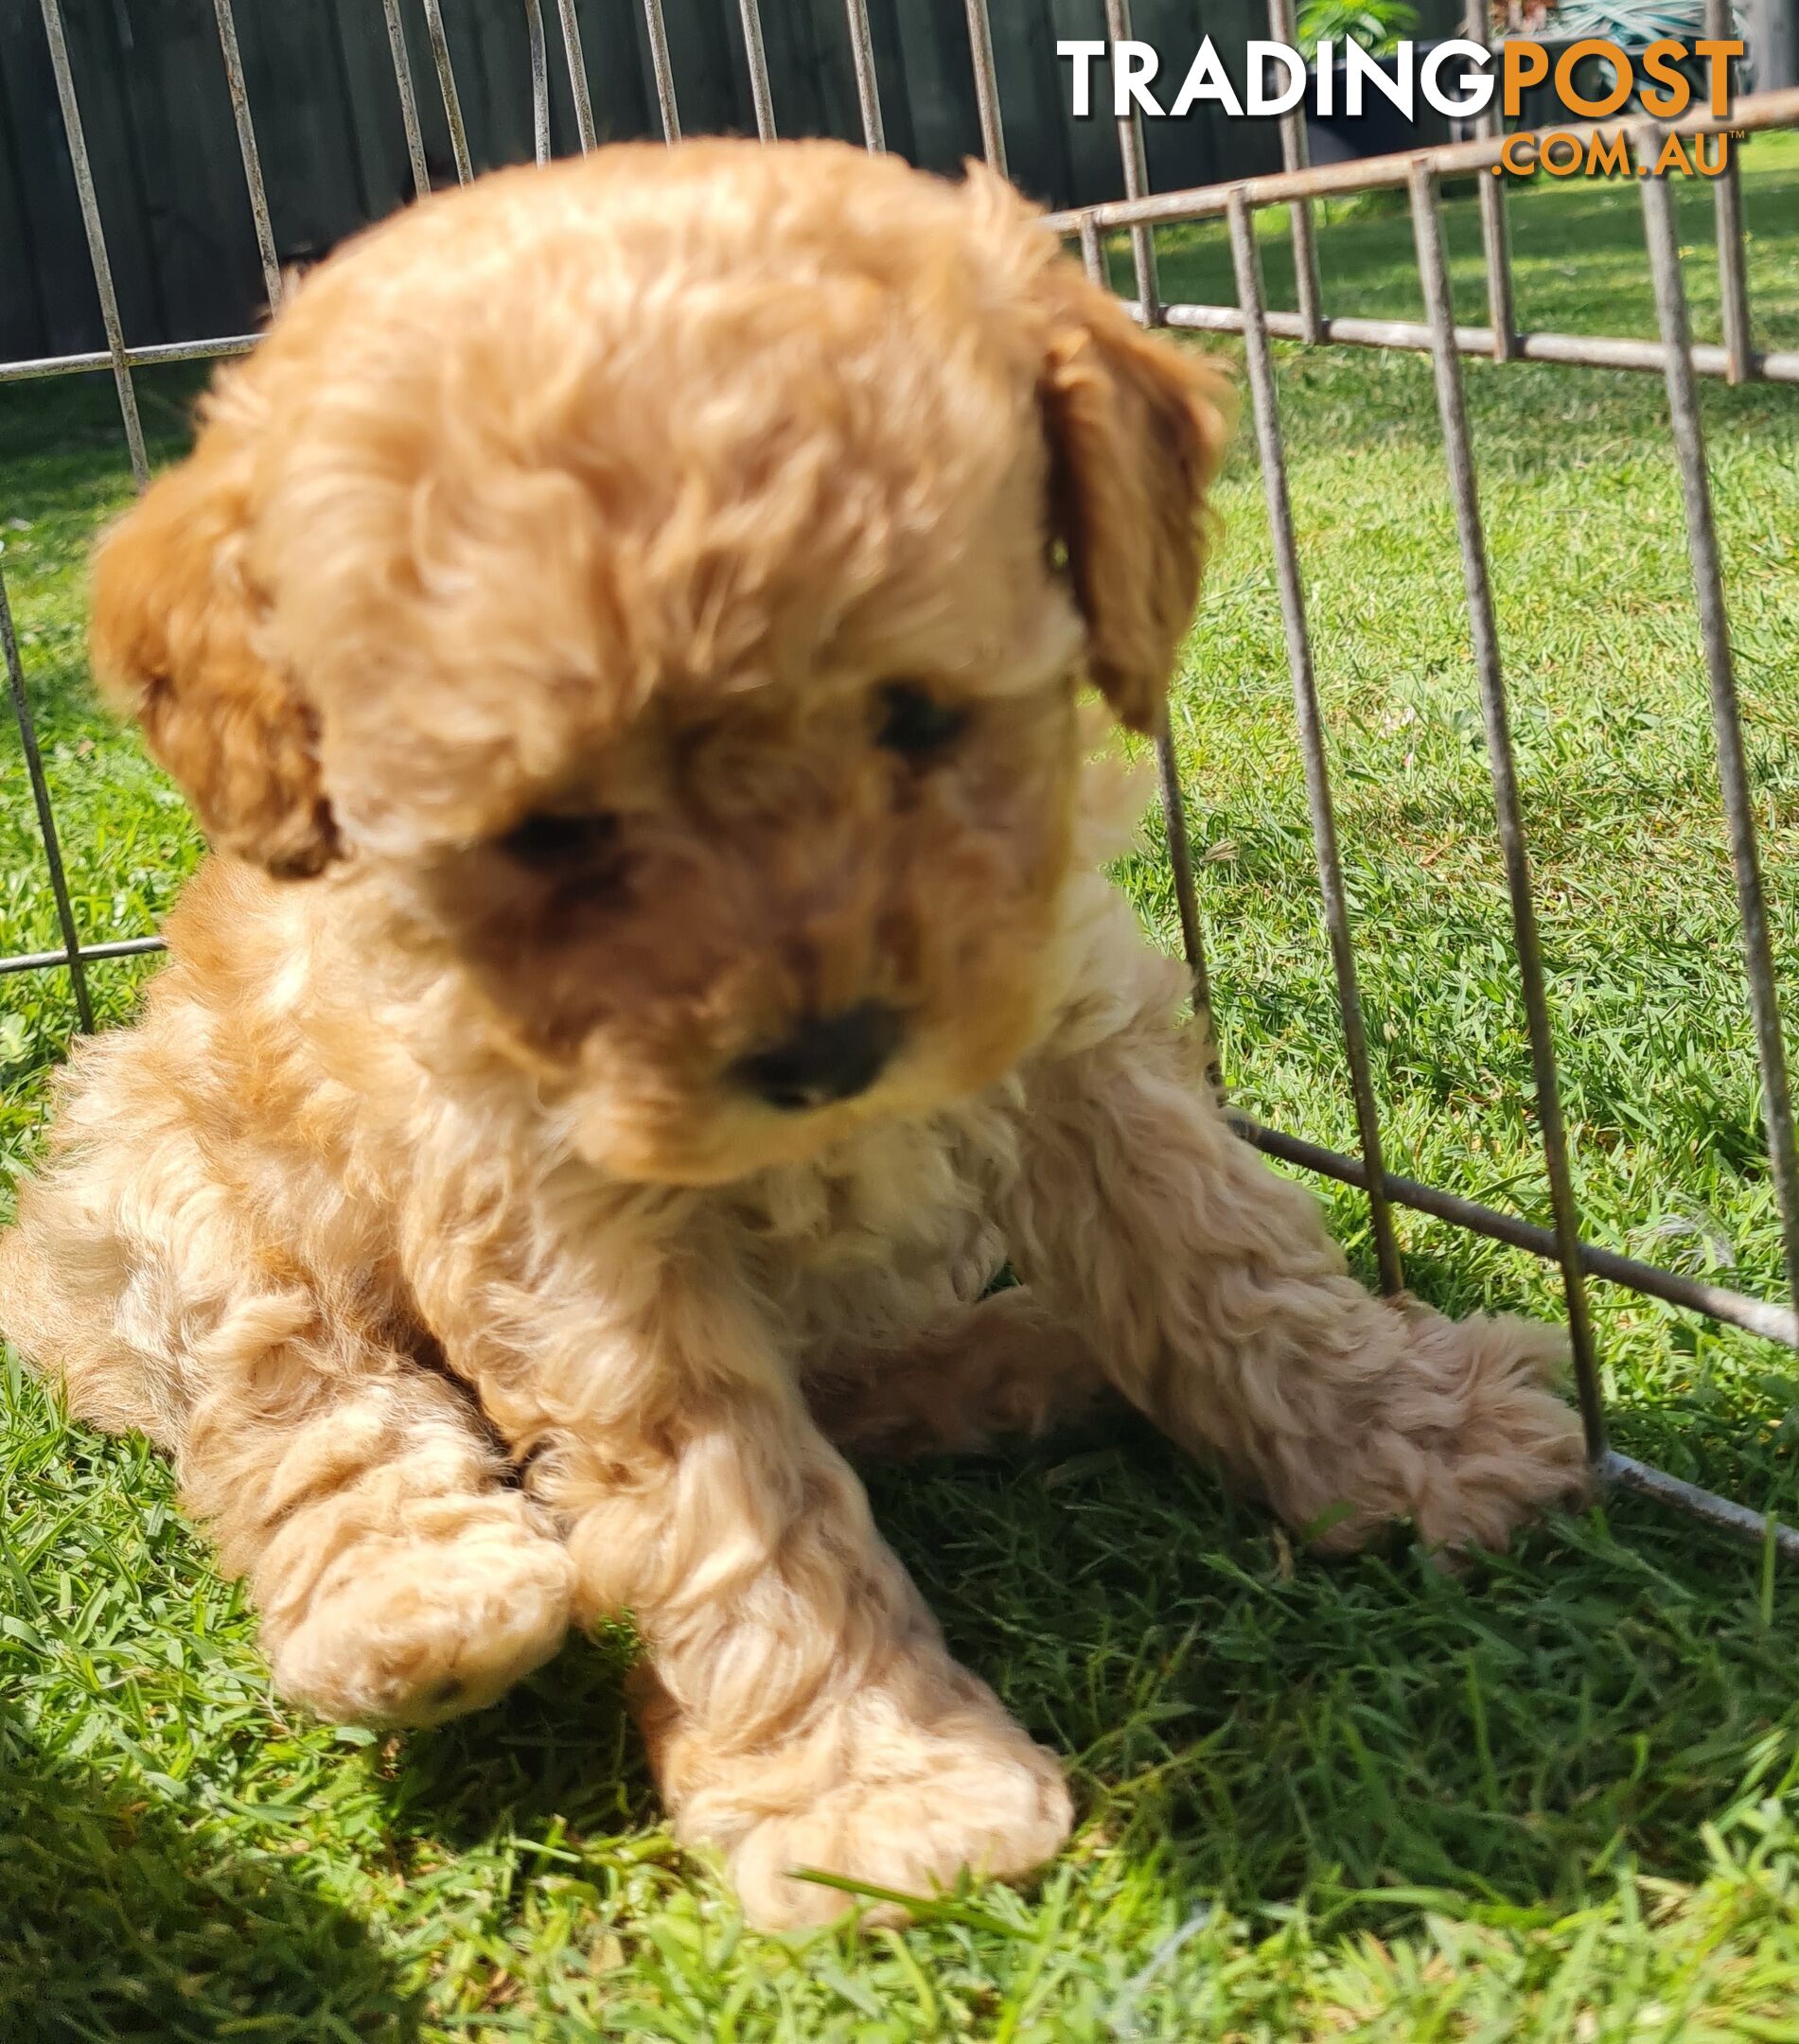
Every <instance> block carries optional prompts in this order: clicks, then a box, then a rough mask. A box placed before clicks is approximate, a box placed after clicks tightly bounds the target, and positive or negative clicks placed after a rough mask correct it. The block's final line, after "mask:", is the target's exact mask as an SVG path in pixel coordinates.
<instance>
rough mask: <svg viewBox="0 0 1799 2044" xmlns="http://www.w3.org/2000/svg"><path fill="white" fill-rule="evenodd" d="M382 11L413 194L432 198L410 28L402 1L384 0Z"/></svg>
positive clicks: (382, 1) (421, 197)
mask: <svg viewBox="0 0 1799 2044" xmlns="http://www.w3.org/2000/svg"><path fill="white" fill-rule="evenodd" d="M381 9H382V11H383V12H384V13H385V14H386V16H387V48H388V54H389V55H390V56H391V57H392V58H393V60H394V83H395V86H396V87H397V90H398V93H399V118H400V126H401V127H402V128H404V129H405V131H406V155H407V159H408V161H409V162H410V163H411V164H412V167H413V191H414V195H415V196H416V197H417V198H420V199H428V198H430V196H431V167H430V166H429V165H428V164H427V163H426V161H425V137H424V135H423V133H422V132H420V129H419V126H418V100H417V97H416V96H415V95H414V91H413V65H412V60H411V59H410V58H409V57H408V56H407V54H406V25H405V24H404V23H403V22H402V21H401V20H400V18H399V0H381Z"/></svg>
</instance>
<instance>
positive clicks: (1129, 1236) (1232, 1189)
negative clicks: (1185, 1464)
mask: <svg viewBox="0 0 1799 2044" xmlns="http://www.w3.org/2000/svg"><path fill="white" fill-rule="evenodd" d="M1127 917H1128V911H1123V910H1120V911H1119V912H1118V913H1117V914H1115V915H1114V917H1113V918H1112V920H1111V923H1110V925H1109V926H1104V927H1103V928H1102V932H1101V935H1100V939H1099V949H1100V952H1101V956H1100V957H1099V958H1098V959H1097V960H1096V965H1095V969H1094V970H1093V972H1092V973H1090V974H1089V976H1088V978H1087V981H1086V984H1088V985H1089V986H1090V987H1092V988H1093V989H1094V991H1093V993H1092V996H1091V997H1090V998H1089V999H1088V1000H1087V1001H1085V1003H1082V1004H1076V1005H1075V1006H1074V1007H1073V1008H1071V1009H1070V1011H1069V1013H1068V1015H1067V1017H1066V1018H1065V1022H1064V1025H1063V1028H1062V1030H1061V1032H1060V1034H1059V1035H1058V1036H1057V1037H1056V1038H1054V1039H1052V1041H1051V1042H1050V1044H1049V1047H1048V1048H1047V1049H1046V1050H1045V1051H1044V1052H1043V1053H1041V1054H1040V1055H1039V1056H1038V1057H1037V1059H1036V1060H1035V1061H1034V1062H1033V1064H1032V1066H1030V1067H1029V1069H1028V1071H1027V1073H1026V1079H1025V1098H1024V1111H1023V1113H1022V1115H1021V1117H1020V1121H1019V1132H1020V1133H1019V1141H1020V1153H1021V1169H1020V1172H1019V1174H1018V1177H1017V1180H1016V1182H1015V1184H1014V1187H1013V1188H1012V1190H1011V1192H1010V1194H1009V1197H1008V1202H1007V1206H1008V1211H1007V1213H1006V1215H1005V1220H1006V1224H1007V1227H1008V1233H1009V1240H1010V1242H1011V1247H1012V1253H1013V1260H1014V1264H1015V1265H1016V1267H1017V1268H1018V1270H1019V1272H1020V1274H1021V1275H1022V1276H1023V1277H1025V1278H1026V1280H1027V1282H1028V1283H1029V1284H1030V1285H1031V1287H1032V1291H1033V1292H1035V1293H1036V1294H1037V1295H1039V1296H1041V1297H1042V1298H1043V1299H1044V1300H1045V1302H1046V1303H1048V1304H1053V1305H1054V1306H1055V1307H1056V1308H1057V1309H1058V1311H1059V1312H1060V1313H1062V1314H1063V1315H1064V1316H1066V1317H1067V1319H1068V1320H1069V1321H1070V1322H1071V1323H1072V1324H1073V1326H1074V1328H1075V1329H1076V1330H1078V1332H1079V1333H1080V1334H1081V1335H1082V1336H1083V1337H1085V1340H1086V1342H1087V1343H1088V1344H1089V1345H1090V1346H1091V1348H1093V1350H1094V1352H1095V1353H1096V1355H1097V1356H1098V1357H1099V1359H1100V1361H1101V1364H1102V1367H1104V1368H1105V1369H1106V1370H1107V1372H1108V1373H1109V1374H1110V1375H1111V1376H1112V1378H1113V1379H1114V1381H1115V1382H1116V1383H1118V1385H1119V1387H1120V1390H1122V1391H1123V1392H1124V1394H1125V1395H1126V1396H1127V1397H1128V1398H1129V1399H1130V1400H1131V1401H1133V1402H1134V1403H1135V1404H1137V1405H1138V1407H1139V1408H1140V1409H1141V1410H1142V1411H1143V1412H1145V1413H1147V1414H1148V1415H1149V1416H1150V1417H1151V1418H1154V1419H1155V1420H1156V1421H1157V1423H1158V1424H1160V1425H1161V1426H1162V1427H1163V1428H1164V1429H1165V1430H1166V1431H1167V1432H1169V1433H1170V1434H1171V1435H1173V1436H1174V1438H1176V1439H1177V1440H1179V1441H1180V1442H1181V1443H1182V1444H1183V1445H1185V1446H1187V1447H1189V1448H1191V1449H1192V1450H1194V1451H1196V1452H1209V1453H1211V1454H1216V1455H1218V1456H1220V1457H1221V1458H1222V1459H1223V1460H1224V1461H1225V1463H1226V1465H1227V1466H1228V1467H1230V1468H1231V1469H1233V1470H1234V1471H1235V1472H1236V1473H1237V1474H1238V1475H1239V1476H1240V1477H1241V1478H1243V1480H1245V1481H1247V1482H1248V1483H1249V1484H1251V1485H1252V1486H1254V1487H1255V1488H1257V1489H1260V1490H1261V1492H1262V1493H1263V1494H1264V1495H1265V1496H1266V1497H1267V1498H1268V1500H1269V1501H1270V1502H1271V1503H1272V1504H1273V1505H1274V1507H1276V1509H1277V1510H1279V1512H1280V1513H1281V1515H1282V1516H1283V1517H1284V1518H1285V1519H1286V1520H1287V1521H1288V1522H1289V1523H1290V1524H1294V1525H1296V1526H1298V1527H1301V1528H1311V1529H1314V1538H1315V1539H1316V1541H1317V1543H1318V1544H1319V1545H1321V1546H1327V1547H1349V1546H1352V1545H1354V1544H1355V1543H1356V1542H1358V1541H1359V1540H1361V1539H1363V1538H1366V1536H1367V1534H1368V1533H1369V1532H1370V1531H1371V1530H1372V1529H1373V1528H1374V1527H1375V1526H1377V1525H1378V1524H1381V1523H1383V1522H1385V1521H1387V1520H1390V1519H1394V1518H1401V1517H1408V1518H1410V1519H1411V1520H1412V1521H1413V1522H1414V1524H1416V1526H1417V1528H1418V1530H1419V1532H1420V1535H1421V1536H1422V1537H1423V1538H1424V1539H1425V1540H1426V1541H1427V1542H1432V1543H1438V1542H1441V1543H1447V1544H1450V1545H1458V1544H1462V1543H1467V1542H1478V1543H1481V1544H1485V1545H1495V1544H1498V1543H1500V1542H1503V1541H1504V1540H1505V1538H1506V1536H1507V1534H1508V1532H1509V1530H1510V1529H1511V1528H1512V1527H1513V1526H1514V1525H1516V1524H1519V1523H1520V1522H1521V1521H1523V1520H1525V1519H1526V1518H1527V1517H1529V1516H1530V1515H1531V1514H1532V1513H1534V1512H1535V1511H1536V1510H1538V1509H1540V1508H1541V1507H1543V1506H1544V1505H1546V1504H1548V1503H1550V1502H1553V1501H1555V1500H1558V1499H1564V1498H1567V1497H1570V1496H1571V1495H1573V1494H1575V1493H1577V1492H1578V1491H1579V1489H1580V1488H1581V1483H1582V1477H1583V1461H1582V1453H1581V1442H1580V1434H1579V1426H1578V1424H1577V1421H1576V1419H1575V1416H1574V1414H1573V1413H1572V1412H1571V1411H1570V1410H1569V1408H1568V1407H1567V1405H1566V1404H1565V1403H1563V1402H1562V1401H1561V1400H1560V1399H1558V1398H1556V1397H1555V1396H1553V1395H1552V1393H1551V1392H1550V1391H1549V1390H1547V1389H1546V1388H1544V1379H1545V1377H1546V1376H1548V1375H1549V1374H1550V1373H1551V1371H1552V1368H1553V1366H1554V1363H1555V1361H1556V1359H1557V1357H1558V1356H1559V1354H1560V1353H1561V1350H1562V1348H1563V1346H1564V1345H1563V1343H1562V1342H1561V1339H1560V1338H1559V1337H1558V1335H1557V1334H1556V1333H1555V1332H1554V1331H1553V1330H1550V1329H1547V1328H1544V1327H1540V1326H1536V1325H1532V1324H1530V1323H1528V1322H1526V1321H1521V1320H1516V1319H1509V1318H1492V1317H1490V1316H1488V1315H1484V1314H1482V1315H1476V1316H1474V1317H1473V1318H1471V1319H1468V1320H1464V1321H1460V1322H1454V1321H1450V1320H1447V1319H1445V1318H1444V1317H1443V1316H1442V1315H1441V1314H1439V1313H1435V1312H1433V1311H1432V1310H1431V1309H1430V1308H1428V1307H1425V1306H1423V1305H1421V1304H1419V1303H1418V1302H1416V1301H1407V1302H1405V1303H1403V1304H1397V1303H1387V1302H1384V1301H1381V1300H1378V1299H1375V1298H1372V1297H1370V1296H1369V1295H1368V1294H1367V1292H1365V1291H1364V1290H1363V1288H1362V1287H1361V1286H1360V1285H1358V1284H1357V1283H1355V1282H1354V1280H1353V1279H1351V1278H1350V1277H1348V1276H1347V1275H1346V1274H1345V1269H1344V1262H1343V1258H1342V1255H1341V1252H1340V1251H1339V1250H1338V1249H1337V1247H1336V1245H1335V1243H1334V1242H1332V1240H1331V1239H1330V1237H1329V1236H1328V1235H1327V1233H1326V1232H1325V1228H1324V1225H1323V1222H1322V1219H1321V1217H1320V1214H1319V1210H1318V1207H1317V1204H1316V1202H1315V1201H1314V1199H1313V1198H1312V1196H1311V1195H1310V1194H1309V1193H1308V1192H1306V1191H1305V1190H1304V1189H1301V1188H1300V1187H1299V1186H1297V1185H1295V1184H1293V1183H1292V1182H1291V1181H1289V1180H1287V1179H1284V1178H1281V1177H1279V1176H1278V1175H1277V1174H1276V1173H1275V1172H1272V1171H1270V1170H1269V1169H1268V1168H1267V1167H1266V1166H1265V1165H1264V1164H1263V1163H1262V1162H1261V1158H1260V1157H1259V1156H1258V1155H1257V1154H1256V1153H1255V1152H1254V1151H1253V1150H1251V1149H1250V1147H1249V1146H1248V1144H1246V1143H1245V1142H1243V1140H1242V1138H1241V1137H1238V1136H1237V1135H1236V1134H1235V1133H1234V1132H1233V1131H1232V1130H1231V1129H1230V1127H1229V1125H1228V1123H1227V1122H1226V1119H1225V1118H1224V1116H1223V1114H1222V1112H1221V1111H1220V1109H1219V1107H1218V1105H1217V1104H1216V1102H1215V1101H1214V1100H1213V1098H1212V1095H1211V1091H1210V1089H1209V1087H1208V1085H1207V1084H1206V1083H1205V1080H1204V1076H1203V1072H1202V1070H1201V1061H1200V1058H1199V1057H1198V1055H1197V1054H1196V1048H1197V1047H1196V1046H1195V1045H1194V1044H1193V1043H1192V1041H1191V1035H1190V1036H1188V1037H1186V1038H1184V1037H1183V1035H1182V1033H1181V1032H1180V1031H1177V1029H1176V1027H1175V1024H1174V1022H1173V1009H1174V1005H1175V1001H1176V999H1177V998H1178V993H1179V987H1180V978H1181V976H1180V974H1179V972H1178V969H1177V968H1176V969H1173V970H1172V971H1171V968H1170V965H1169V961H1168V960H1165V959H1162V958H1160V957H1159V956H1158V955H1156V954H1155V953H1152V952H1149V951H1147V950H1146V949H1145V947H1144V946H1143V944H1142V941H1141V939H1140V937H1139V936H1138V933H1137V931H1136V928H1135V926H1134V923H1133V924H1132V925H1131V926H1130V927H1129V929H1128V932H1126V931H1125V930H1124V929H1122V928H1120V923H1121V922H1122V921H1124V920H1125V919H1126V918H1127Z"/></svg>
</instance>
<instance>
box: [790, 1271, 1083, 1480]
mask: <svg viewBox="0 0 1799 2044" xmlns="http://www.w3.org/2000/svg"><path fill="white" fill-rule="evenodd" d="M1116 1396H1117V1394H1116V1392H1115V1390H1114V1388H1113V1386H1112V1385H1111V1383H1109V1382H1108V1381H1107V1379H1106V1376H1105V1373H1104V1371H1103V1370H1102V1368H1101V1367H1100V1364H1099V1361H1098V1359H1097V1358H1096V1357H1095V1355H1094V1353H1093V1351H1092V1349H1091V1348H1088V1346H1087V1344H1086V1343H1085V1341H1084V1340H1083V1339H1082V1337H1081V1336H1080V1334H1079V1333H1077V1332H1076V1331H1075V1330H1074V1329H1073V1328H1072V1327H1070V1326H1069V1325H1068V1323H1067V1321H1066V1320H1064V1319H1061V1318H1060V1317H1058V1316H1057V1314H1055V1313H1053V1312H1051V1311H1050V1310H1049V1308H1047V1307H1046V1306H1045V1305H1044V1304H1043V1302H1042V1301H1041V1300H1040V1299H1039V1298H1038V1297H1037V1295H1035V1293H1033V1292H1031V1291H1029V1290H1027V1289H1026V1288H1025V1287H1024V1286H1022V1285H1014V1286H1013V1287H1012V1288H1011V1289H1010V1290H1009V1291H1005V1292H996V1293H994V1294H993V1295H991V1296H989V1297H987V1298H983V1299H981V1300H979V1302H978V1303H976V1304H975V1305H972V1306H960V1307H956V1308H954V1309H952V1310H951V1311H950V1312H949V1313H945V1314H944V1316H943V1317H942V1318H941V1319H939V1320H937V1321H935V1322H933V1323H932V1325H931V1326H930V1327H928V1328H926V1330H925V1332H924V1333H923V1334H922V1335H921V1336H919V1338H918V1339H917V1340H916V1341H914V1342H913V1343H911V1344H910V1345H908V1347H907V1348H901V1349H894V1350H888V1349H864V1350H859V1351H857V1352H856V1353H855V1354H854V1355H846V1356H835V1355H834V1356H832V1357H830V1358H829V1359H827V1361H826V1362H825V1363H824V1364H823V1365H822V1366H820V1368H819V1370H818V1371H817V1372H816V1373H809V1374H808V1376H807V1380H806V1401H807V1403H808V1404H809V1405H810V1406H811V1408H812V1413H813V1417H814V1418H816V1419H817V1420H818V1422H819V1424H820V1427H822V1428H823V1430H824V1432H825V1434H826V1435H827V1436H829V1437H830V1438H831V1439H832V1440H834V1441H836V1442H837V1444H838V1447H840V1448H842V1449H844V1450H845V1451H846V1452H847V1453H849V1454H860V1455H872V1456H875V1457H880V1458H888V1457H892V1458H898V1457H900V1456H905V1455H916V1454H979V1452H981V1451H982V1450H984V1449H987V1448H990V1447H992V1446H993V1445H995V1443H997V1442H998V1441H1000V1440H1004V1439H1006V1438H1008V1437H1020V1436H1022V1437H1025V1438H1032V1439H1034V1438H1040V1437H1041V1436H1044V1435H1046V1434H1050V1433H1054V1432H1056V1431H1057V1430H1059V1429H1060V1428H1063V1427H1071V1426H1078V1425H1079V1424H1080V1423H1081V1422H1082V1421H1083V1420H1085V1419H1086V1418H1089V1417H1091V1415H1092V1414H1093V1413H1094V1412H1095V1411H1096V1410H1097V1409H1098V1408H1100V1407H1101V1406H1102V1405H1103V1404H1105V1403H1107V1402H1109V1401H1111V1400H1113V1399H1114V1398H1116Z"/></svg>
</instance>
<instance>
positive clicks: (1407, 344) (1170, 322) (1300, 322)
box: [1162, 305, 1799, 383]
mask: <svg viewBox="0 0 1799 2044" xmlns="http://www.w3.org/2000/svg"><path fill="white" fill-rule="evenodd" d="M1263 317H1264V319H1265V321H1266V324H1267V327H1268V331H1269V332H1270V333H1271V334H1273V335H1274V336H1275V337H1276V339H1277V340H1280V341H1303V340H1304V339H1305V338H1306V331H1305V319H1304V316H1303V315H1302V314H1300V313H1298V312H1277V311H1273V310H1270V311H1268V312H1267V313H1265V314H1264V315H1263ZM1162 323H1163V325H1164V326H1180V327H1185V328H1187V329H1188V330H1189V331H1190V332H1192V333H1231V334H1239V333H1242V332H1243V311H1242V309H1241V308H1239V307H1237V306H1208V305H1170V306H1164V307H1163V308H1162ZM1318 338H1319V339H1320V340H1321V341H1326V342H1334V343H1336V344H1339V345H1341V346H1346V347H1371V348H1394V349H1400V350H1404V351H1407V352H1411V353H1414V354H1419V355H1428V354H1429V353H1430V350H1431V329H1430V328H1429V327H1428V326H1421V325H1420V323H1419V322H1418V321H1416V320H1380V319H1354V318H1341V319H1339V318H1331V317H1326V318H1323V319H1321V320H1320V321H1319V323H1318ZM1511 342H1512V356H1513V359H1515V360H1522V361H1541V362H1561V363H1562V364H1564V365H1566V366H1569V367H1573V368H1579V369H1639V370H1644V371H1647V372H1649V373H1651V374H1653V375H1655V376H1665V375H1666V374H1667V346H1666V345H1665V344H1663V343H1662V342H1660V341H1629V340H1614V339H1611V338H1608V337H1607V336H1604V335H1600V334H1591V335H1589V334H1559V333H1515V334H1513V335H1512V337H1511ZM1455 347H1456V350H1457V352H1458V353H1460V354H1463V355H1484V356H1490V355H1491V354H1492V352H1493V330H1492V328H1491V327H1490V326H1457V327H1456V328H1455ZM1686 358H1687V361H1689V362H1690V363H1691V364H1692V368H1693V373H1694V375H1695V376H1704V377H1725V378H1728V377H1729V376H1730V373H1731V358H1730V351H1729V350H1728V349H1727V348H1723V347H1719V346H1716V345H1714V344H1711V343H1708V342H1694V343H1693V344H1691V345H1690V346H1689V347H1688V348H1687V350H1686ZM1737 380H1738V381H1741V382H1752V383H1799V348H1774V349H1770V350H1769V351H1768V352H1766V353H1756V352H1755V351H1754V350H1751V351H1750V352H1749V353H1748V354H1747V355H1746V356H1745V357H1744V358H1743V361H1742V365H1741V375H1740V377H1739V378H1738V379H1737Z"/></svg>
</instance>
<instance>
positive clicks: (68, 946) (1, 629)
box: [0, 574, 94, 1031]
mask: <svg viewBox="0 0 1799 2044" xmlns="http://www.w3.org/2000/svg"><path fill="white" fill-rule="evenodd" d="M0 654H3V655H4V657H5V660H6V663H7V686H8V688H9V691H10V693H11V696H12V714H13V715H14V716H15V717H16V718H17V719H18V721H19V739H20V742H21V744H22V745H23V746H24V748H25V770H26V778H27V779H28V780H29V781H30V783H31V800H32V801H33V802H35V803H36V804H37V811H38V829H39V831H40V832H42V834H43V837H44V858H45V860H46V861H47V862H48V864H49V868H50V891H51V893H52V894H54V895H55V897H56V919H57V922H58V924H59V925H60V926H61V928H62V956H63V958H64V959H65V960H67V962H68V968H69V978H70V981H71V983H72V984H73V986H74V989H75V1012H76V1014H77V1015H78V1016H79V1018H80V1023H81V1027H82V1028H83V1029H84V1030H90V1031H91V1030H92V1029H93V1027H94V1007H93V1003H92V1002H91V1001H90V1000H89V999H88V994H87V967H86V966H85V965H84V964H83V963H82V962H81V942H80V939H79V936H77V934H76V929H75V910H74V907H72V906H71V904H70V902H69V883H68V880H67V877H66V876H65V874H64V873H63V871H62V844H61V843H60V842H59V841H58V838H57V835H56V815H55V812H54V811H53V810H52V808H51V806H50V787H49V783H48V782H47V781H45V780H44V755H43V754H42V753H41V752H40V751H39V750H38V733H37V727H36V725H35V724H34V723H33V722H32V720H31V705H30V703H29V702H27V701H26V693H25V669H24V667H23V666H22V665H21V664H20V661H19V635H18V634H17V632H15V631H14V630H13V628H12V606H11V604H10V603H9V601H8V598H7V581H6V576H5V575H4V574H0Z"/></svg>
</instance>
